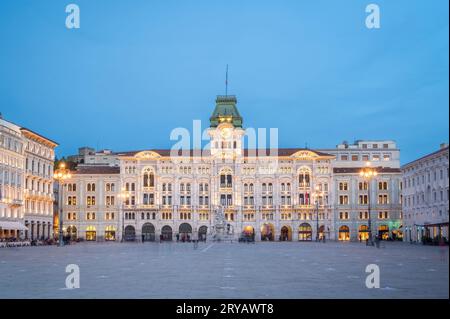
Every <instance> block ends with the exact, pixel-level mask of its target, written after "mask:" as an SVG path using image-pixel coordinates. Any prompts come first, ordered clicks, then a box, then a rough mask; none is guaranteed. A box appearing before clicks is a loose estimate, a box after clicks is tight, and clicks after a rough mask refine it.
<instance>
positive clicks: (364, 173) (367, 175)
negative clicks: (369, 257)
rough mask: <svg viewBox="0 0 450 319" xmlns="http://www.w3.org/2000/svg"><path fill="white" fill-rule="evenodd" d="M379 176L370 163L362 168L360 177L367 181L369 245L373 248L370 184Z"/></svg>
mask: <svg viewBox="0 0 450 319" xmlns="http://www.w3.org/2000/svg"><path fill="white" fill-rule="evenodd" d="M377 175H378V172H377V170H376V169H375V168H372V167H370V162H367V163H366V167H364V168H362V169H361V171H360V172H359V176H361V177H362V178H363V179H364V180H367V211H368V215H369V216H368V217H369V219H368V221H367V224H368V225H367V226H368V228H369V243H370V245H371V246H373V239H372V218H371V213H370V184H371V181H372V179H373V178H375V177H376V176H377Z"/></svg>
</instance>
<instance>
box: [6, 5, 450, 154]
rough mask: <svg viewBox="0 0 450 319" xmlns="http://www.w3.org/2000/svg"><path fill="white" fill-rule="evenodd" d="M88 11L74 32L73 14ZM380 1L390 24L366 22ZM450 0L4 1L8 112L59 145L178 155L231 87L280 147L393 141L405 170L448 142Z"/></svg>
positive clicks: (68, 149)
mask: <svg viewBox="0 0 450 319" xmlns="http://www.w3.org/2000/svg"><path fill="white" fill-rule="evenodd" d="M71 2H72V3H76V4H77V5H79V7H80V16H81V28H80V29H67V28H66V26H65V20H66V16H67V13H66V12H65V7H66V5H67V4H69V3H71ZM372 2H375V3H377V4H378V5H379V7H380V10H381V16H380V18H381V28H380V29H368V28H366V26H365V19H366V16H367V13H366V12H365V8H366V6H367V5H368V4H370V3H372ZM448 12H449V8H448V0H433V1H430V0H421V1H412V0H395V1H392V0H391V1H369V0H367V1H359V0H354V1H351V0H341V1H336V0H328V1H318V0H302V1H301V0H293V1H262V0H255V1H249V0H247V1H242V0H236V1H235V0H226V1H225V0H223V1H222V0H216V1H213V0H205V1H199V0H192V1H187V0H185V1H182V0H164V1H162V0H161V1H150V0H142V1H140V0H132V1H130V0H73V1H55V0H40V1H35V0H17V1H13V0H11V1H1V2H0V112H2V113H3V116H4V118H5V119H7V120H10V121H12V122H14V123H16V124H18V125H21V126H24V127H27V128H30V129H32V130H34V131H36V132H38V133H40V134H42V135H44V136H46V137H49V138H51V139H53V140H56V141H57V142H59V143H60V146H59V147H58V150H57V155H58V156H62V155H69V154H73V153H76V152H77V148H78V147H80V146H92V147H95V148H98V149H102V148H109V149H113V150H116V151H124V150H139V149H152V148H170V147H171V146H172V145H173V144H174V141H171V140H170V138H169V136H170V132H171V130H172V129H174V128H176V127H185V128H189V129H190V128H192V120H194V119H199V120H202V124H203V128H206V127H207V126H208V124H209V123H208V119H209V116H210V115H211V113H212V111H213V109H214V106H215V97H216V95H218V94H224V91H225V84H224V83H225V67H226V64H229V94H235V95H236V96H237V99H238V108H239V111H240V113H241V115H242V116H243V118H244V126H245V127H254V128H271V127H274V128H278V129H279V146H280V147H304V146H305V143H306V142H307V143H308V146H309V147H310V148H332V147H335V145H336V144H338V143H341V142H342V141H343V140H347V141H349V142H353V141H354V140H355V139H376V140H381V139H393V140H395V141H396V142H397V145H398V147H399V148H400V149H401V162H402V163H406V162H408V161H411V160H413V159H415V158H417V157H420V156H422V155H424V154H426V153H429V152H432V151H434V150H436V149H438V147H439V143H441V142H448V130H449V120H448V116H449V108H448V105H449V93H448V85H449V83H448V82H449V64H448V61H449V60H448V57H449V43H448V36H449V17H448Z"/></svg>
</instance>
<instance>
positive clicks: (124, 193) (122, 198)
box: [118, 187, 130, 242]
mask: <svg viewBox="0 0 450 319" xmlns="http://www.w3.org/2000/svg"><path fill="white" fill-rule="evenodd" d="M118 196H119V198H120V206H119V209H120V215H121V217H122V227H121V229H122V235H121V236H120V241H121V242H123V236H124V232H125V216H124V215H125V214H124V212H123V206H124V205H125V201H126V200H127V199H128V198H130V194H129V193H128V191H127V190H126V189H125V187H122V189H121V192H120V194H119V195H118Z"/></svg>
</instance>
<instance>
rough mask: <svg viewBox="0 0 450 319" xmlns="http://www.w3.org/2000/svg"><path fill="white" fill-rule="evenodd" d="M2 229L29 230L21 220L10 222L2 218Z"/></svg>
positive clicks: (0, 221)
mask: <svg viewBox="0 0 450 319" xmlns="http://www.w3.org/2000/svg"><path fill="white" fill-rule="evenodd" d="M0 229H8V230H11V229H13V230H28V228H26V227H25V226H24V225H23V224H22V223H21V222H9V221H2V220H0Z"/></svg>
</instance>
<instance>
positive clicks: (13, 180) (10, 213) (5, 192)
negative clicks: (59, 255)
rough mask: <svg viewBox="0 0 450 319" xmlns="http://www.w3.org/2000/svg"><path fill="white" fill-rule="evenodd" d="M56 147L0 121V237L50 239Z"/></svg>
mask: <svg viewBox="0 0 450 319" xmlns="http://www.w3.org/2000/svg"><path fill="white" fill-rule="evenodd" d="M56 146H57V144H56V143H55V142H53V141H51V140H49V139H47V138H45V137H43V136H41V135H39V134H37V133H36V132H33V131H31V130H29V129H27V128H24V127H20V126H18V125H16V124H13V123H11V122H9V121H6V120H4V119H3V118H0V238H16V239H17V238H27V239H38V238H40V239H41V238H50V237H51V236H52V233H53V232H52V230H51V229H52V216H53V208H52V202H53V162H54V157H55V154H54V148H55V147H56Z"/></svg>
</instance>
